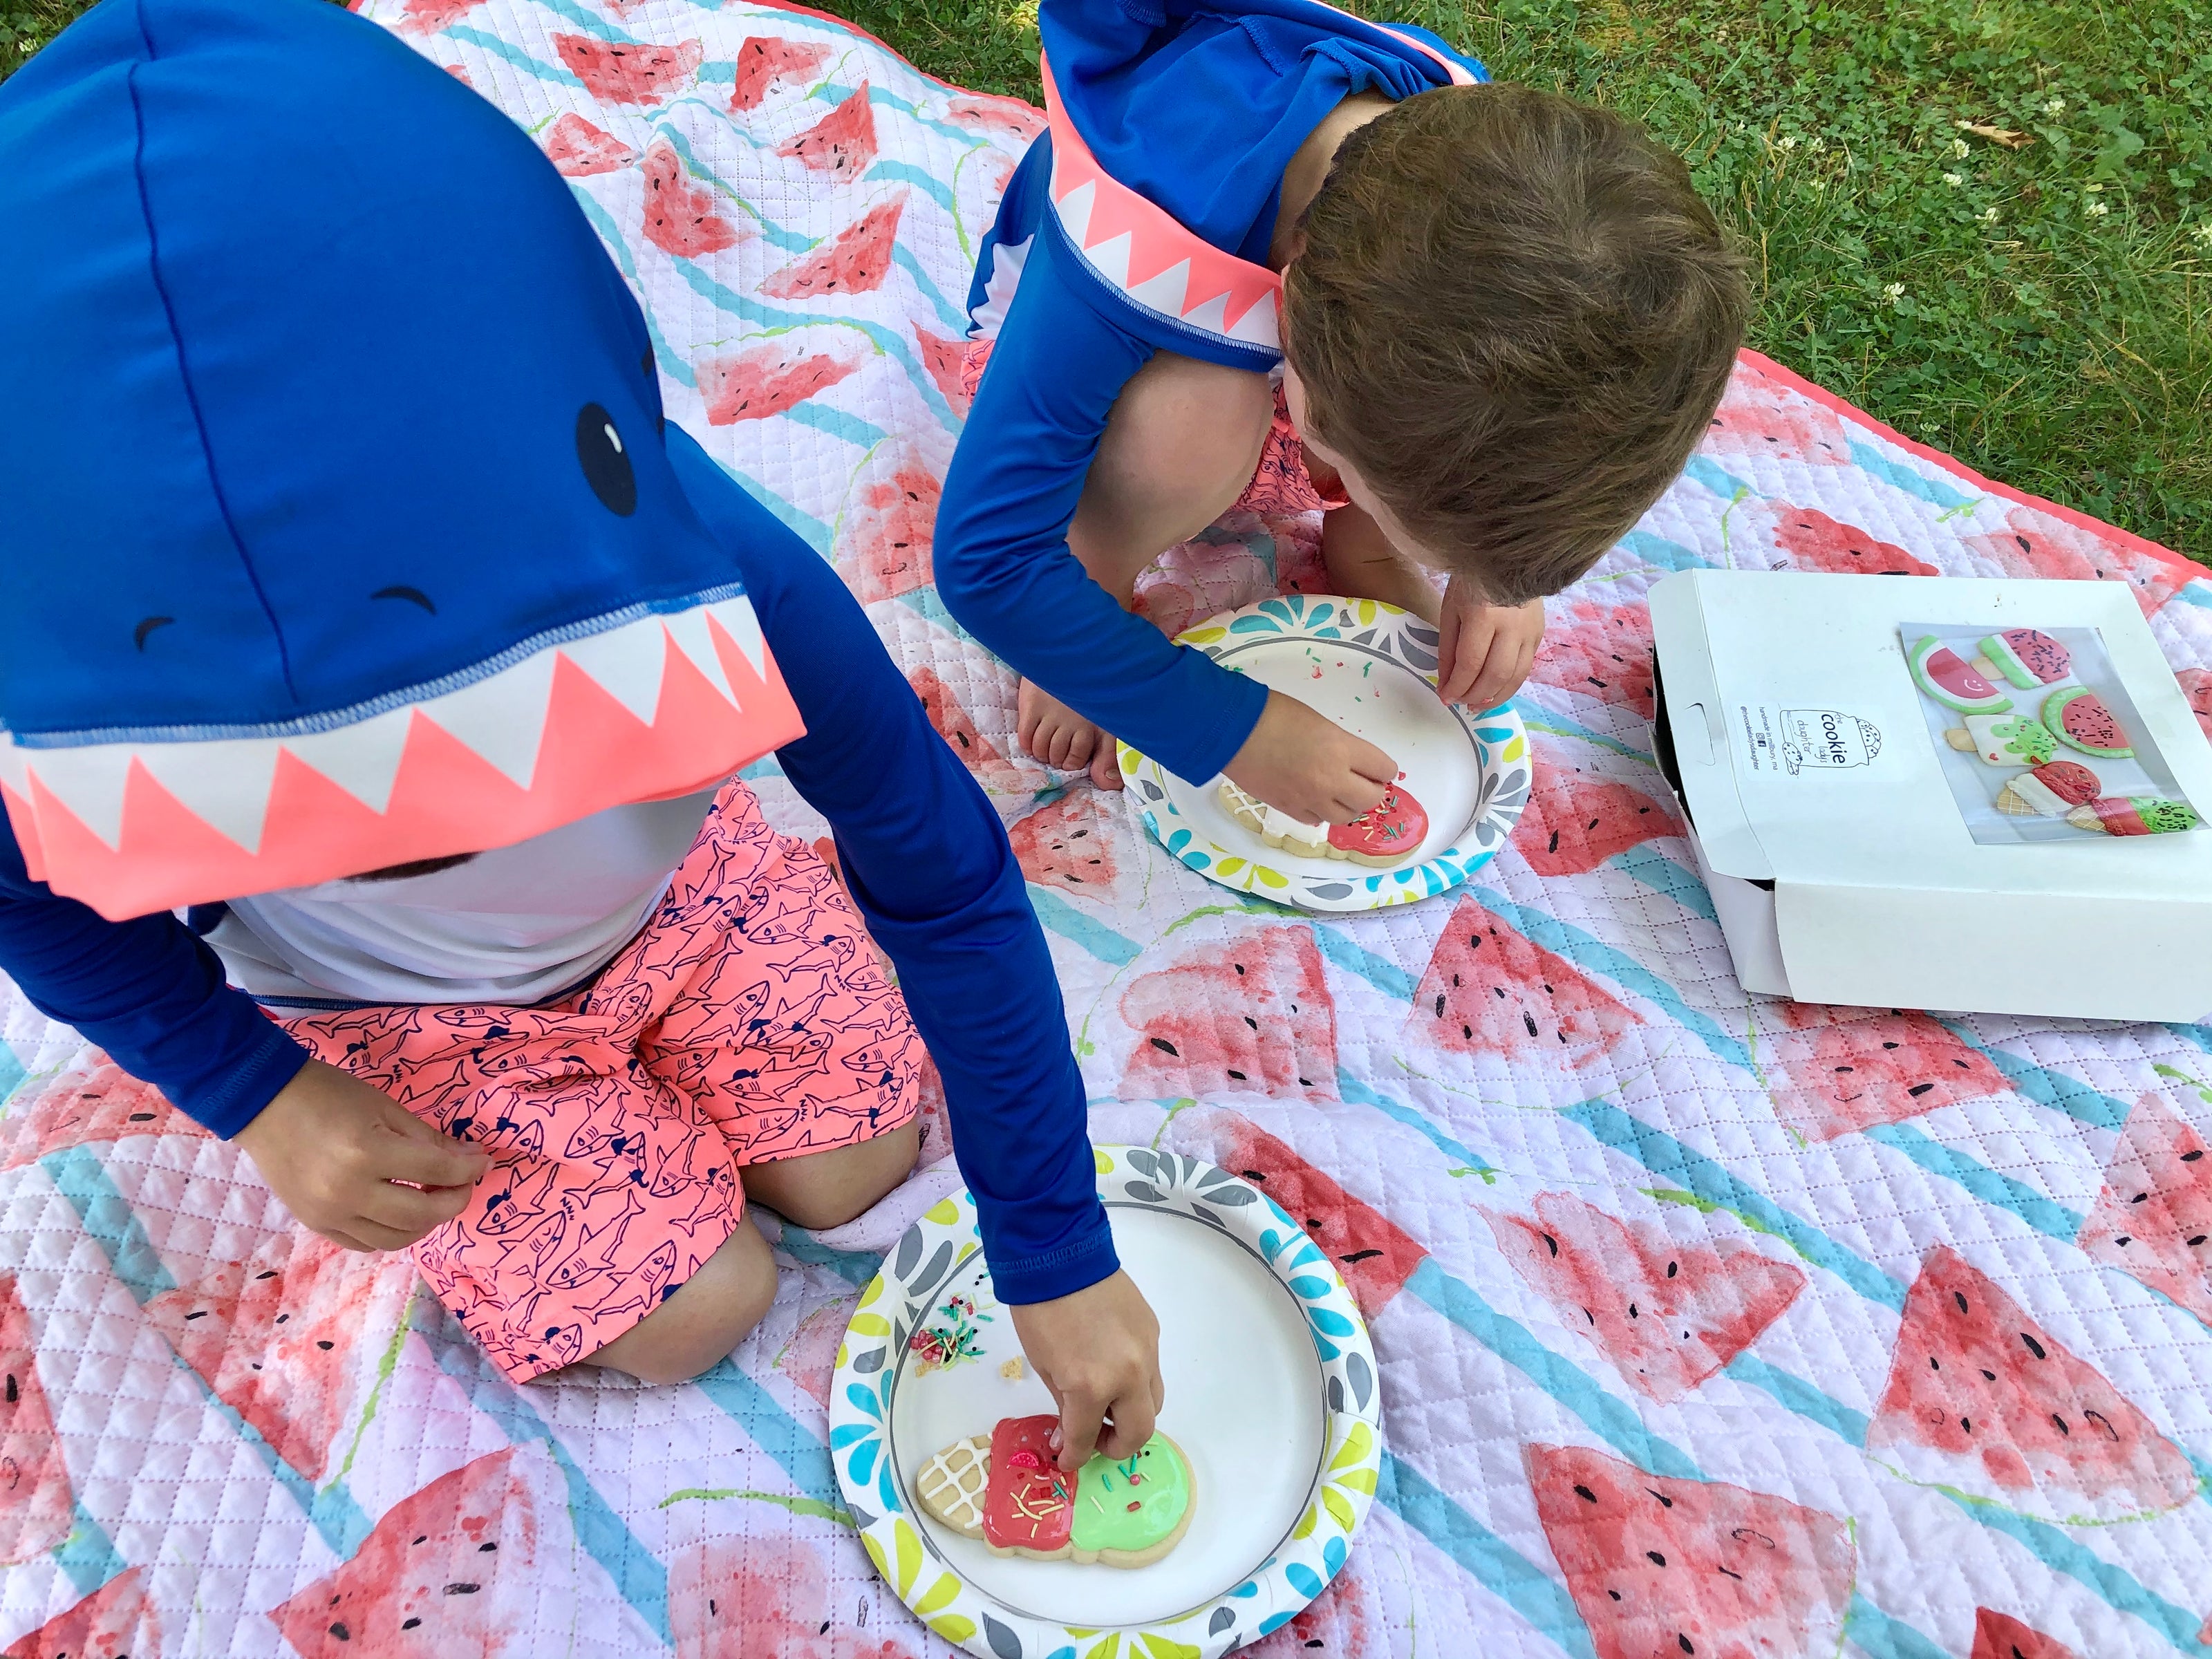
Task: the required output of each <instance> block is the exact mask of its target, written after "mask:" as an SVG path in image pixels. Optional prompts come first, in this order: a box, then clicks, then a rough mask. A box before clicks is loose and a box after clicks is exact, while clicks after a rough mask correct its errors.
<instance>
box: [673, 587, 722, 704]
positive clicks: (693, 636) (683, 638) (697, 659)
mask: <svg viewBox="0 0 2212 1659" xmlns="http://www.w3.org/2000/svg"><path fill="white" fill-rule="evenodd" d="M659 621H660V622H661V623H662V624H663V625H664V626H665V627H666V629H668V637H669V638H670V639H671V641H674V642H675V645H676V648H677V649H678V650H679V651H681V652H682V653H684V655H685V656H687V657H689V658H690V659H691V665H692V666H693V667H694V668H696V669H697V670H698V671H700V672H701V673H702V674H704V675H705V676H706V677H707V684H709V685H711V686H713V687H714V690H717V691H719V692H720V693H721V694H722V695H723V696H726V697H727V698H728V699H729V700H730V701H731V702H732V703H735V702H737V700H738V694H737V693H736V692H735V691H732V690H731V689H730V677H729V676H728V675H727V674H725V673H724V672H723V671H722V658H721V653H720V652H718V651H716V650H715V649H714V635H712V634H710V633H708V631H707V613H706V611H704V610H699V611H683V612H681V613H679V614H678V615H676V616H673V617H661V618H659Z"/></svg>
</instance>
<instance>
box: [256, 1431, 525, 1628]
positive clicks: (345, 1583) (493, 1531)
mask: <svg viewBox="0 0 2212 1659" xmlns="http://www.w3.org/2000/svg"><path fill="white" fill-rule="evenodd" d="M515 1457H516V1452H515V1449H514V1448H513V1447H512V1446H509V1447H507V1449H504V1450H502V1451H495V1452H488V1453H486V1454H485V1455H483V1456H482V1457H479V1458H477V1460H476V1461H475V1462H470V1463H464V1464H463V1465H462V1466H461V1467H460V1468H458V1469H454V1470H452V1471H450V1472H449V1473H447V1474H441V1475H440V1476H439V1477H438V1478H437V1479H436V1480H433V1481H432V1482H431V1483H430V1484H429V1485H428V1486H425V1487H423V1488H422V1491H420V1492H416V1493H414V1494H412V1495H411V1496H410V1497H407V1498H401V1499H400V1500H399V1501H398V1503H397V1504H393V1505H392V1507H391V1508H390V1509H388V1510H386V1511H385V1512H384V1516H383V1518H382V1519H381V1520H380V1521H378V1522H377V1523H376V1526H375V1528H374V1530H373V1531H371V1532H370V1534H368V1537H367V1538H365V1539H363V1540H362V1546H361V1548H360V1549H359V1550H357V1551H356V1552H355V1554H354V1558H353V1559H352V1560H350V1561H349V1562H347V1563H346V1564H345V1565H343V1566H342V1567H340V1568H338V1569H337V1571H335V1572H331V1573H326V1574H325V1575H324V1576H323V1577H320V1578H319V1579H317V1580H316V1581H315V1582H314V1583H312V1584H310V1585H308V1586H307V1589H303V1590H301V1592H300V1593H299V1594H298V1595H295V1596H294V1597H293V1598H292V1599H291V1600H290V1601H287V1602H285V1603H284V1604H283V1606H281V1607H276V1608H274V1609H272V1610H271V1611H270V1614H269V1617H270V1620H271V1621H272V1622H273V1623H274V1624H275V1625H276V1628H277V1629H278V1630H280V1631H282V1632H283V1633H284V1639H285V1640H286V1641H287V1642H289V1643H290V1644H292V1646H293V1647H294V1648H295V1650H297V1651H298V1652H299V1654H300V1656H301V1659H446V1656H450V1655H453V1654H462V1653H465V1654H468V1655H470V1656H471V1659H473V1656H476V1655H478V1654H481V1655H483V1656H485V1659H496V1656H501V1655H505V1654H509V1653H513V1654H515V1655H518V1656H520V1655H526V1654H529V1653H532V1651H534V1649H533V1647H532V1644H533V1642H534V1641H535V1640H536V1637H535V1634H534V1632H531V1631H530V1630H529V1629H528V1628H527V1627H526V1625H524V1624H523V1623H522V1622H521V1621H518V1620H514V1619H513V1616H512V1615H513V1609H512V1608H511V1607H503V1606H502V1605H501V1604H502V1601H503V1600H504V1599H505V1598H503V1597H502V1596H501V1594H500V1592H501V1589H504V1588H505V1587H506V1586H507V1585H514V1586H516V1587H517V1588H518V1589H522V1588H524V1587H526V1586H527V1585H528V1583H529V1582H530V1579H531V1577H532V1574H533V1572H534V1571H535V1570H536V1567H537V1565H538V1563H537V1554H538V1511H537V1506H536V1502H535V1500H534V1498H532V1494H531V1490H530V1487H529V1486H528V1485H527V1484H526V1482H525V1481H524V1480H523V1479H522V1475H521V1473H520V1471H519V1470H518V1469H517V1468H515V1467H514V1463H515Z"/></svg>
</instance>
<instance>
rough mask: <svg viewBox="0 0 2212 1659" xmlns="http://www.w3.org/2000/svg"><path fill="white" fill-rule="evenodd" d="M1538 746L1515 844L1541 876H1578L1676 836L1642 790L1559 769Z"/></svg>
mask: <svg viewBox="0 0 2212 1659" xmlns="http://www.w3.org/2000/svg"><path fill="white" fill-rule="evenodd" d="M1549 748H1550V745H1548V744H1545V745H1540V746H1539V751H1538V754H1537V757H1536V760H1535V764H1534V768H1533V771H1534V776H1535V784H1534V787H1533V788H1532V789H1531V790H1530V791H1529V793H1528V806H1527V807H1526V808H1525V809H1523V811H1522V814H1521V822H1520V823H1517V824H1516V825H1514V827H1513V845H1514V846H1515V847H1516V848H1518V849H1519V850H1520V854H1521V856H1522V858H1524V859H1526V860H1528V867H1529V868H1530V869H1531V870H1534V872H1536V873H1537V874H1538V875H1540V876H1579V875H1585V874H1587V873H1588V872H1590V871H1592V870H1595V869H1596V868H1597V866H1599V865H1601V864H1603V863H1604V862H1605V861H1606V860H1607V859H1609V858H1611V857H1612V856H1613V854H1616V853H1625V852H1626V851H1627V850H1628V849H1629V848H1632V847H1634V846H1636V845H1637V844H1638V842H1647V841H1652V840H1656V839H1657V838H1658V837H1660V836H1679V835H1680V834H1681V833H1682V826H1681V825H1680V823H1676V822H1675V820H1674V813H1673V811H1670V810H1669V809H1668V808H1667V807H1664V806H1662V805H1660V804H1659V803H1658V802H1657V801H1656V800H1654V799H1651V797H1650V796H1649V795H1647V794H1645V793H1644V792H1643V791H1642V790H1640V789H1632V788H1630V787H1629V786H1628V785H1626V784H1625V783H1616V782H1613V781H1611V780H1609V779H1605V778H1600V777H1597V776H1595V775H1593V774H1591V773H1588V772H1585V771H1583V770H1582V769H1580V768H1579V767H1571V766H1562V765H1559V763H1558V757H1556V756H1553V755H1552V754H1551V753H1550V752H1549Z"/></svg>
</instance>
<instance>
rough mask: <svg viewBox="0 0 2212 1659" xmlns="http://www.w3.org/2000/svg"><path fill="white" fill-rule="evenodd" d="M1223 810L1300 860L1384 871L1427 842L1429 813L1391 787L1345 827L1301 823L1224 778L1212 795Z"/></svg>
mask: <svg viewBox="0 0 2212 1659" xmlns="http://www.w3.org/2000/svg"><path fill="white" fill-rule="evenodd" d="M1216 793H1217V794H1218V797H1219V799H1220V801H1221V805H1222V809H1223V810H1224V811H1226V812H1227V813H1228V814H1229V816H1230V817H1232V818H1234V819H1236V820H1237V823H1241V824H1243V826H1244V828H1246V829H1249V830H1250V831H1251V832H1252V833H1253V834H1254V835H1255V836H1259V838H1260V839H1261V841H1262V842H1266V843H1267V845H1268V846H1270V847H1279V848H1283V850H1284V851H1285V852H1289V853H1296V854H1298V855H1299V856H1300V857H1302V858H1310V859H1345V860H1349V861H1350V862H1352V863H1353V864H1364V865H1367V866H1370V867H1372V868H1375V869H1377V870H1387V869H1389V868H1390V867H1391V866H1393V865H1399V864H1403V863H1404V862H1405V861H1406V860H1407V859H1408V858H1410V857H1412V856H1413V853H1414V851H1415V850H1416V849H1417V848H1419V846H1420V844H1421V843H1422V842H1424V841H1425V840H1426V839H1427V838H1428V834H1429V815H1428V813H1427V811H1425V810H1424V808H1423V807H1422V805H1421V804H1420V802H1419V801H1417V800H1415V799H1413V796H1411V795H1410V794H1408V793H1406V791H1405V789H1404V788H1403V787H1401V786H1400V785H1397V784H1395V783H1394V784H1392V785H1391V786H1390V787H1389V791H1388V792H1387V793H1385V794H1384V795H1383V799H1382V802H1381V803H1380V804H1379V805H1376V806H1373V807H1370V808H1369V809H1368V810H1367V811H1364V812H1362V813H1361V814H1360V815H1359V816H1358V817H1356V818H1354V819H1352V822H1351V823H1302V822H1301V821H1299V820H1298V819H1297V818H1294V817H1291V815H1290V814H1289V813H1288V812H1283V811H1277V810H1276V809H1275V808H1274V807H1272V806H1270V805H1267V803H1266V802H1265V801H1263V800H1261V799H1259V798H1258V797H1257V796H1255V795H1252V794H1249V793H1247V792H1245V791H1244V790H1243V789H1240V788H1238V787H1237V786H1236V785H1235V784H1233V783H1231V781H1229V780H1228V779H1227V778H1224V779H1222V781H1221V787H1220V788H1219V789H1218V791H1217V792H1216Z"/></svg>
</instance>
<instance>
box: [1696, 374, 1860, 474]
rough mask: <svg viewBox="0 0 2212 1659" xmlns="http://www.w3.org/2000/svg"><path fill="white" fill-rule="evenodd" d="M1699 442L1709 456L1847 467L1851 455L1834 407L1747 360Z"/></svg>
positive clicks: (1714, 412) (1730, 384) (1847, 435)
mask: <svg viewBox="0 0 2212 1659" xmlns="http://www.w3.org/2000/svg"><path fill="white" fill-rule="evenodd" d="M1699 448H1700V449H1702V450H1703V451H1704V452H1705V453H1706V454H1708V455H1718V456H1722V457H1727V456H1730V455H1750V456H1755V457H1757V458H1758V459H1760V460H1791V461H1802V462H1808V463H1810V464H1811V465H1814V466H1845V465H1850V459H1851V441H1850V434H1848V433H1847V432H1845V431H1844V423H1843V422H1842V421H1841V420H1840V419H1839V418H1838V416H1837V415H1836V413H1835V411H1834V410H1831V409H1828V408H1826V406H1825V405H1823V404H1816V403H1814V401H1813V400H1812V399H1811V398H1808V397H1806V396H1805V395H1804V394H1803V393H1802V392H1793V391H1791V390H1790V388H1789V387H1788V386H1781V385H1778V383H1776V382H1775V381H1772V380H1768V379H1767V378H1766V377H1765V375H1763V374H1760V373H1759V371H1758V370H1756V369H1754V368H1751V367H1749V366H1748V365H1747V364H1739V365H1738V366H1737V368H1736V372H1735V378H1733V379H1732V380H1729V389H1728V395H1727V396H1726V397H1725V398H1722V399H1721V406H1720V407H1719V408H1718V409H1717V410H1714V411H1713V420H1712V425H1711V427H1710V428H1707V429H1706V432H1705V441H1704V442H1703V443H1702V444H1700V445H1699Z"/></svg>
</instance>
